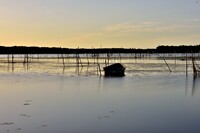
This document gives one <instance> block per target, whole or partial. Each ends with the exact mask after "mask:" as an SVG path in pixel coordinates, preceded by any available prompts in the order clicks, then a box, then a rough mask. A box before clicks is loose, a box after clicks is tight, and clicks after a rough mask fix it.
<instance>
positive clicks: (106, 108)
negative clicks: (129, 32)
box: [0, 73, 200, 133]
mask: <svg viewBox="0 0 200 133" xmlns="http://www.w3.org/2000/svg"><path fill="white" fill-rule="evenodd" d="M0 86H1V87H0V89H1V93H0V106H1V109H0V133H4V132H13V133H14V132H24V133H55V132H58V133H122V132H125V133H133V132H134V133H161V132H162V133H169V132H170V133H177V132H181V133H188V132H192V133H199V132H200V127H199V123H200V106H199V105H200V90H199V87H200V79H199V78H196V79H193V77H192V76H191V75H189V76H188V77H187V78H186V76H185V74H165V75H164V74H163V75H155V74H153V75H149V76H148V77H146V75H140V76H136V77H135V76H129V75H127V76H125V77H123V78H104V77H101V78H99V77H98V76H66V75H60V74H48V73H1V74H0Z"/></svg>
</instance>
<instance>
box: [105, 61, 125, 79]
mask: <svg viewBox="0 0 200 133" xmlns="http://www.w3.org/2000/svg"><path fill="white" fill-rule="evenodd" d="M124 71H125V67H124V66H123V65H122V64H120V63H115V64H112V65H110V66H107V67H104V72H105V76H106V77H123V76H125V74H124Z"/></svg>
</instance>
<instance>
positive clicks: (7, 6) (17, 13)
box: [0, 0, 200, 48]
mask: <svg viewBox="0 0 200 133" xmlns="http://www.w3.org/2000/svg"><path fill="white" fill-rule="evenodd" d="M199 13H200V0H0V45H2V46H40V47H43V46H44V47H66V48H78V47H79V48H155V47H157V46H159V45H188V44H190V45H195V44H200V14H199Z"/></svg>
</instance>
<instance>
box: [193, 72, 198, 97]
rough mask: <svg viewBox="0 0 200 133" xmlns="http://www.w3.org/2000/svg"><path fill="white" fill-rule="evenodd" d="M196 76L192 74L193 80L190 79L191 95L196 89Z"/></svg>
mask: <svg viewBox="0 0 200 133" xmlns="http://www.w3.org/2000/svg"><path fill="white" fill-rule="evenodd" d="M196 79H197V77H196V76H193V81H192V96H193V95H194V92H195V89H196Z"/></svg>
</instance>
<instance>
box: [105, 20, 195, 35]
mask: <svg viewBox="0 0 200 133" xmlns="http://www.w3.org/2000/svg"><path fill="white" fill-rule="evenodd" d="M190 28H192V26H191V25H186V24H164V23H159V22H150V21H149V22H148V21H145V22H141V23H137V24H136V23H124V24H114V25H110V26H107V27H104V28H103V31H104V32H109V33H110V32H112V33H170V32H183V31H185V30H187V29H190Z"/></svg>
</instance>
